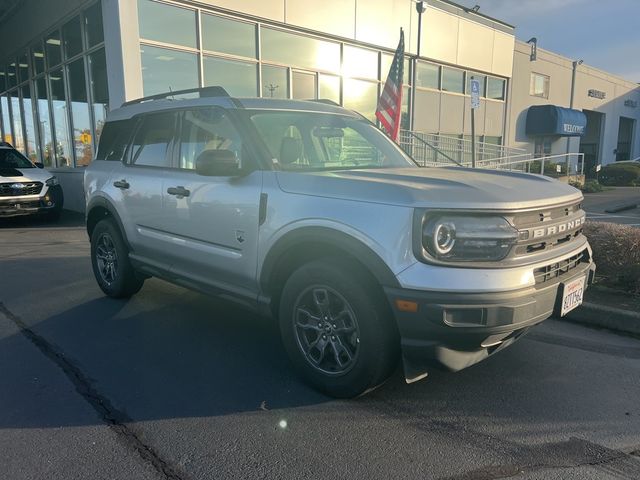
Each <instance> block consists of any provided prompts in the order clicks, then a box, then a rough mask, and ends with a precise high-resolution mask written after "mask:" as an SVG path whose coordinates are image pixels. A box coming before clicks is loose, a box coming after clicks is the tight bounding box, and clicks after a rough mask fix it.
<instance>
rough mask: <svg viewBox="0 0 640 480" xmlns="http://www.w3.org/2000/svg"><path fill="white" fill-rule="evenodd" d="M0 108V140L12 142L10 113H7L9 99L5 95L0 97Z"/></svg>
mask: <svg viewBox="0 0 640 480" xmlns="http://www.w3.org/2000/svg"><path fill="white" fill-rule="evenodd" d="M0 108H2V140H4V141H5V142H9V143H11V144H13V143H14V141H13V135H12V134H11V115H10V114H9V99H8V98H7V96H6V95H2V96H1V97H0Z"/></svg>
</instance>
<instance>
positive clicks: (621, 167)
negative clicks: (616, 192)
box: [598, 163, 640, 187]
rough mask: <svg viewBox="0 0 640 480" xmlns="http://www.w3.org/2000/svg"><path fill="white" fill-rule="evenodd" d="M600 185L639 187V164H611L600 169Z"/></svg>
mask: <svg viewBox="0 0 640 480" xmlns="http://www.w3.org/2000/svg"><path fill="white" fill-rule="evenodd" d="M598 179H599V180H600V183H602V184H603V185H608V186H614V187H629V186H636V185H640V163H639V164H635V163H612V164H609V165H606V166H605V167H602V170H600V174H599V175H598Z"/></svg>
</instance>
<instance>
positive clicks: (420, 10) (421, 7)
mask: <svg viewBox="0 0 640 480" xmlns="http://www.w3.org/2000/svg"><path fill="white" fill-rule="evenodd" d="M426 9H427V6H426V5H425V2H422V1H417V2H416V11H417V12H418V45H417V47H416V58H415V59H414V61H413V69H412V70H411V125H410V127H411V130H413V129H414V125H415V117H416V70H417V68H416V67H417V66H418V58H420V40H421V37H422V14H423V13H424V12H425V10H426Z"/></svg>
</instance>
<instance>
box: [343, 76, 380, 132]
mask: <svg viewBox="0 0 640 480" xmlns="http://www.w3.org/2000/svg"><path fill="white" fill-rule="evenodd" d="M377 105H378V83H377V82H376V83H374V82H367V81H364V80H355V79H353V78H347V79H345V81H344V106H345V107H346V108H349V109H351V110H355V111H357V112H359V113H361V114H362V115H364V116H365V117H367V118H368V119H369V120H371V121H375V113H376V106H377Z"/></svg>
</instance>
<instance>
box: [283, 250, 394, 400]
mask: <svg viewBox="0 0 640 480" xmlns="http://www.w3.org/2000/svg"><path fill="white" fill-rule="evenodd" d="M359 270H360V269H359V268H358V267H357V266H355V265H353V266H350V265H349V263H348V262H347V263H346V264H345V262H338V261H337V260H327V259H324V260H319V261H313V262H310V263H307V264H305V265H303V266H302V267H300V268H299V269H298V270H296V271H295V272H294V273H293V274H292V275H291V276H290V277H289V279H288V280H287V282H286V284H285V286H284V290H283V292H282V297H281V300H280V312H279V313H280V314H279V317H280V331H281V335H282V339H283V343H284V346H285V348H286V350H287V353H288V354H289V357H290V358H291V361H292V362H293V364H294V366H295V367H296V369H297V370H298V371H299V372H300V373H301V374H302V376H303V378H304V379H305V380H307V381H308V382H309V383H310V384H311V385H312V386H314V387H315V388H317V389H318V390H320V391H322V392H324V393H326V394H328V395H331V396H333V397H340V398H351V397H355V396H357V395H360V394H363V393H365V392H367V391H369V390H372V389H373V388H375V387H377V386H378V385H380V384H381V383H383V382H384V381H385V380H386V379H387V378H388V377H389V376H390V375H391V373H392V372H393V369H394V367H395V365H396V361H397V357H398V355H397V352H398V336H397V333H396V330H395V328H393V324H392V322H391V318H390V315H389V311H388V310H389V309H388V307H387V306H386V305H385V304H384V303H383V302H382V300H381V295H379V287H378V286H376V285H375V284H374V283H373V282H372V281H370V280H369V278H368V277H367V276H366V274H364V272H362V273H360V272H359ZM356 272H358V273H360V274H357V273H356Z"/></svg>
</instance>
